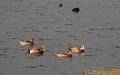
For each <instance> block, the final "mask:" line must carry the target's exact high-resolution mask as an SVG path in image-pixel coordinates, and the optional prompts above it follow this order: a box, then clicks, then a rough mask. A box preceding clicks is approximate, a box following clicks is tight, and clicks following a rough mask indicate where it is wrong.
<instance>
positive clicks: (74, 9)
mask: <svg viewBox="0 0 120 75" xmlns="http://www.w3.org/2000/svg"><path fill="white" fill-rule="evenodd" d="M72 11H73V12H75V13H78V12H79V11H80V9H79V8H78V7H77V8H73V9H72Z"/></svg>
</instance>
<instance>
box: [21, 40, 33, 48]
mask: <svg viewBox="0 0 120 75" xmlns="http://www.w3.org/2000/svg"><path fill="white" fill-rule="evenodd" d="M19 43H20V45H21V46H22V47H24V46H33V44H34V38H32V39H25V40H20V41H19Z"/></svg>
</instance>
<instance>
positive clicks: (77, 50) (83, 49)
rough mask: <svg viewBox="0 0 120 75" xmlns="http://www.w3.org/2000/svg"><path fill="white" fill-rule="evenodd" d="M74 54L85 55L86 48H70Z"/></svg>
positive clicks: (82, 46)
mask: <svg viewBox="0 0 120 75" xmlns="http://www.w3.org/2000/svg"><path fill="white" fill-rule="evenodd" d="M68 49H69V50H70V51H71V52H72V53H84V52H85V46H84V45H81V47H70V48H68Z"/></svg>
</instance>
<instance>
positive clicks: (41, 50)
mask: <svg viewBox="0 0 120 75" xmlns="http://www.w3.org/2000/svg"><path fill="white" fill-rule="evenodd" d="M44 51H45V48H44V46H43V47H39V48H31V49H29V50H28V53H31V54H43V53H44Z"/></svg>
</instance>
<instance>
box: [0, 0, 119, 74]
mask: <svg viewBox="0 0 120 75" xmlns="http://www.w3.org/2000/svg"><path fill="white" fill-rule="evenodd" d="M60 2H62V3H63V7H58V4H59V0H0V73H1V75H82V74H83V70H84V69H87V68H96V67H97V68H99V67H114V66H120V59H119V57H120V1H119V0H60ZM74 7H80V9H81V10H80V12H79V13H78V14H76V13H73V12H72V11H71V10H72V8H74ZM32 37H34V38H35V45H34V47H39V46H40V47H41V46H42V45H44V46H45V48H46V50H47V51H46V52H45V53H44V55H43V56H34V55H30V54H27V50H28V47H24V48H21V47H20V45H19V43H18V41H19V40H20V39H23V38H32ZM81 44H84V45H85V46H86V51H85V55H84V56H81V55H74V56H73V58H72V59H64V60H60V59H58V58H56V56H55V53H57V52H60V51H66V50H67V48H68V47H70V46H80V45H81Z"/></svg>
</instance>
